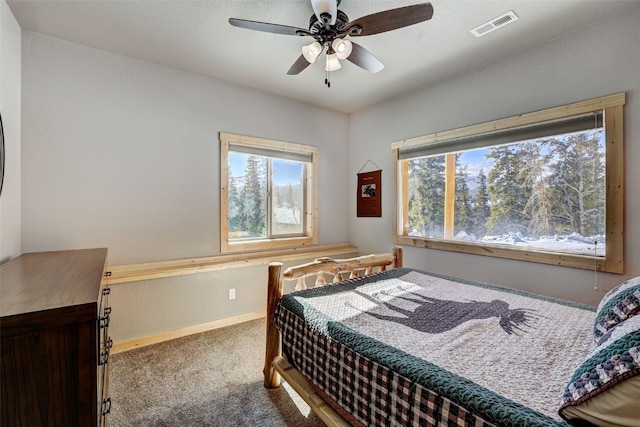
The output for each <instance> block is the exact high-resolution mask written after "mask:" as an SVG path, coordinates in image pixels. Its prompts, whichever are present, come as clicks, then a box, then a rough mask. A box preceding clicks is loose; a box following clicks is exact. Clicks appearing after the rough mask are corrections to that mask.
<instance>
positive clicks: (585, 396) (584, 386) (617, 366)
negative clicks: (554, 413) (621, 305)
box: [558, 316, 640, 427]
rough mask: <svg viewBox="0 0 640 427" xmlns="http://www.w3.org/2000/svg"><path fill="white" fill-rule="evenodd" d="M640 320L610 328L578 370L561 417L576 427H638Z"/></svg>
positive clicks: (574, 375)
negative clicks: (589, 426) (582, 426)
mask: <svg viewBox="0 0 640 427" xmlns="http://www.w3.org/2000/svg"><path fill="white" fill-rule="evenodd" d="M638 402H640V316H633V317H631V318H629V319H627V320H625V321H623V322H620V323H618V324H617V325H616V326H615V327H613V328H610V329H609V330H608V331H607V333H605V334H604V335H602V336H601V337H600V339H599V340H598V341H597V343H596V346H595V347H594V349H593V350H592V351H591V352H590V353H589V354H588V355H587V357H586V358H585V359H584V361H583V362H582V364H581V365H580V366H579V367H578V368H577V369H576V370H575V372H574V373H573V376H572V377H571V379H570V380H569V383H568V384H567V386H566V388H565V390H564V394H563V396H562V405H561V406H560V409H559V410H558V413H559V414H560V416H561V417H562V418H563V419H565V420H567V421H568V422H569V424H572V425H576V426H577V425H585V422H588V423H591V424H594V425H597V426H600V427H605V426H629V427H631V426H635V427H637V426H638V420H639V419H640V405H638Z"/></svg>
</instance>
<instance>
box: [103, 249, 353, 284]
mask: <svg viewBox="0 0 640 427" xmlns="http://www.w3.org/2000/svg"><path fill="white" fill-rule="evenodd" d="M358 251H359V250H358V247H356V246H354V245H352V244H351V243H340V244H335V245H318V246H304V247H299V248H289V249H277V250H267V251H259V252H243V253H234V254H225V255H217V256H212V257H203V258H191V259H180V260H170V261H158V262H149V263H143V264H129V265H115V266H107V267H106V268H105V272H106V273H105V277H104V278H103V283H104V284H106V285H115V284H120V283H130V282H136V281H141V280H150V279H158V278H163V277H172V276H182V275H187V274H197V273H205V272H209V271H218V270H228V269H232V268H241V267H248V266H254V265H267V264H269V262H270V261H272V260H273V259H274V258H276V259H279V260H282V261H283V262H288V261H301V260H306V259H309V258H314V257H317V256H318V255H320V256H335V255H347V254H354V253H358Z"/></svg>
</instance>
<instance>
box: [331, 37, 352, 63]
mask: <svg viewBox="0 0 640 427" xmlns="http://www.w3.org/2000/svg"><path fill="white" fill-rule="evenodd" d="M331 47H333V50H334V51H335V52H336V55H337V57H338V59H347V58H348V57H349V55H351V51H352V49H353V45H352V44H351V42H350V41H349V40H343V39H335V40H334V41H333V43H331Z"/></svg>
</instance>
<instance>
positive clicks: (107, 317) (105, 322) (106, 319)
mask: <svg viewBox="0 0 640 427" xmlns="http://www.w3.org/2000/svg"><path fill="white" fill-rule="evenodd" d="M110 315H111V307H107V308H105V309H104V315H103V316H100V327H101V328H106V327H107V326H109V321H110V320H111V316H110Z"/></svg>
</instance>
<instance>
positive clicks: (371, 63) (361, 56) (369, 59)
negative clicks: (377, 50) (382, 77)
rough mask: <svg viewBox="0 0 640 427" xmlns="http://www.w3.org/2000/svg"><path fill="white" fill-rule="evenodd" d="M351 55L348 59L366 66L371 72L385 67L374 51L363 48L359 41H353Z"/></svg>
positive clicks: (361, 66)
mask: <svg viewBox="0 0 640 427" xmlns="http://www.w3.org/2000/svg"><path fill="white" fill-rule="evenodd" d="M351 49H352V50H351V55H349V56H347V59H348V60H349V61H351V62H353V63H354V64H356V65H357V66H358V67H360V68H364V69H365V70H367V71H368V72H370V73H373V74H375V73H377V72H379V71H380V70H382V69H383V68H384V64H383V63H382V62H380V60H379V59H378V58H376V57H375V56H373V53H371V52H369V51H368V50H367V49H365V48H363V47H362V46H360V45H359V44H357V43H354V42H351Z"/></svg>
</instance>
